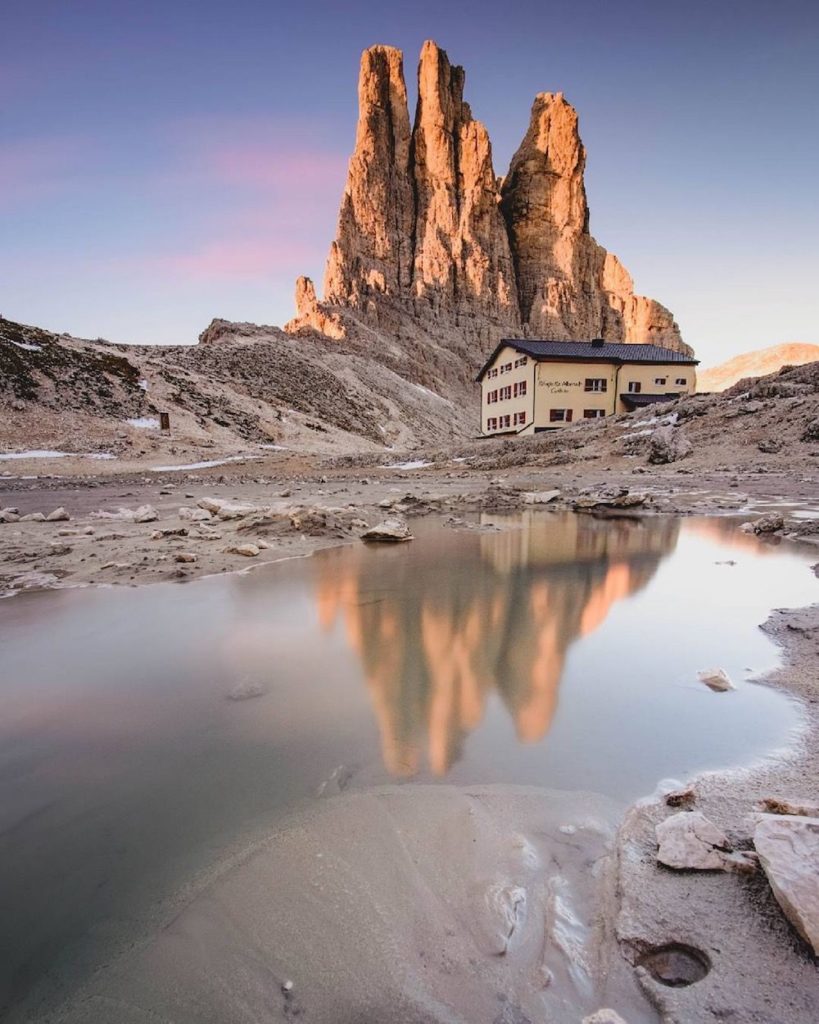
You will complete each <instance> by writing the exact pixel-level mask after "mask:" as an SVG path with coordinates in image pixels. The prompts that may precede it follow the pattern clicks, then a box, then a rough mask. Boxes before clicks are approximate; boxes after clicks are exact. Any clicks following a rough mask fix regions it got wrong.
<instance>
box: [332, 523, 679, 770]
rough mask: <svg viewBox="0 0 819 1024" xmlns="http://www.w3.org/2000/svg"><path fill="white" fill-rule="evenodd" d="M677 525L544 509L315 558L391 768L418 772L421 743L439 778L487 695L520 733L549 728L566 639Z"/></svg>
mask: <svg viewBox="0 0 819 1024" xmlns="http://www.w3.org/2000/svg"><path fill="white" fill-rule="evenodd" d="M493 521H495V522H498V523H499V525H511V523H510V524H507V523H503V522H502V517H493ZM514 521H515V522H518V523H519V522H520V517H517V519H515V520H514ZM677 533H678V524H677V523H676V522H673V521H670V520H660V519H657V520H617V521H606V522H602V521H599V520H595V519H593V518H591V517H586V516H570V515H566V516H560V515H551V516H547V517H544V516H540V517H535V518H534V519H533V520H532V521H530V522H529V523H528V524H527V528H525V529H504V530H503V531H502V532H497V533H479V534H477V533H476V534H465V533H458V534H456V533H452V532H449V531H443V530H441V531H437V533H436V534H434V535H428V536H426V537H424V538H423V539H421V540H419V541H417V542H416V545H415V546H414V548H413V549H410V547H409V545H407V546H401V547H400V548H398V549H390V550H383V549H380V550H377V551H373V550H372V549H368V548H364V547H360V548H354V549H345V550H339V551H336V552H331V553H329V554H328V556H326V557H324V558H322V559H319V560H317V561H316V564H315V568H316V571H317V573H318V581H317V593H316V600H317V605H318V612H319V618H320V621H321V624H322V626H323V627H324V628H326V629H330V628H331V627H332V626H333V625H334V624H335V623H336V622H337V621H339V620H341V622H342V623H343V627H344V630H345V632H346V637H347V640H348V642H349V645H350V647H351V648H352V649H353V650H354V651H355V652H356V654H357V655H358V656H359V657H360V659H361V662H362V666H363V669H364V674H365V677H366V680H367V685H368V687H369V689H370V693H371V696H372V701H373V707H374V710H375V713H376V716H377V719H378V724H379V729H380V733H381V744H382V751H383V757H384V763H385V766H386V768H387V770H388V771H389V772H391V773H392V774H395V775H413V774H415V773H416V772H418V771H419V770H420V769H421V768H422V767H423V765H422V761H423V751H424V749H425V748H426V760H427V763H428V767H429V769H430V770H431V771H432V772H433V773H434V774H436V775H444V774H445V773H446V772H447V771H448V770H449V768H450V767H451V766H452V764H453V763H454V762H455V761H456V760H457V759H458V757H459V755H460V750H461V745H462V743H463V740H464V738H465V737H466V736H467V735H468V734H469V733H470V732H471V731H472V730H473V729H475V728H476V727H477V726H478V724H479V723H480V721H481V719H482V717H483V715H484V710H485V707H486V703H487V701H488V700H489V698H490V695H491V694H492V693H493V691H494V692H496V693H497V694H498V695H499V696H500V698H501V700H502V701H503V703H504V705H505V706H506V707H507V709H508V710H509V713H510V715H511V716H512V719H513V720H514V723H515V728H516V731H517V735H518V737H519V739H520V740H521V741H523V742H534V741H537V740H540V739H541V738H542V737H543V736H545V735H546V733H547V732H548V730H549V726H550V724H551V721H552V718H553V716H554V713H555V709H556V707H557V697H558V687H559V684H560V678H561V675H562V673H563V665H564V661H565V658H566V652H567V651H568V649H569V647H570V645H571V644H572V642H573V641H574V640H575V639H576V638H578V637H580V636H583V635H585V634H588V633H590V632H592V631H593V630H595V629H597V627H598V626H600V624H601V623H602V622H603V621H604V620H605V618H606V616H607V615H608V613H609V610H610V609H611V607H612V605H614V604H615V603H616V602H617V601H619V600H621V599H623V598H625V597H628V596H629V595H630V594H633V593H634V592H635V591H637V590H639V589H640V588H641V587H643V586H645V585H646V583H648V581H649V580H650V579H651V577H652V576H653V575H654V572H655V571H656V569H657V566H658V565H659V563H660V561H661V560H662V558H663V557H664V556H665V555H667V554H669V553H670V552H671V551H672V550H673V548H674V546H675V544H676V539H677Z"/></svg>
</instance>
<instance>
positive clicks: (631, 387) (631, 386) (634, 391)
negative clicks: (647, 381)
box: [627, 380, 643, 395]
mask: <svg viewBox="0 0 819 1024" xmlns="http://www.w3.org/2000/svg"><path fill="white" fill-rule="evenodd" d="M642 390H643V385H642V384H641V383H640V382H639V380H630V381H629V382H628V388H627V391H628V392H629V394H631V395H639V394H640V392H641V391H642Z"/></svg>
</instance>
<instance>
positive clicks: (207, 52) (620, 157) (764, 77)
mask: <svg viewBox="0 0 819 1024" xmlns="http://www.w3.org/2000/svg"><path fill="white" fill-rule="evenodd" d="M0 6H1V7H2V36H3V60H2V62H1V63H0V91H1V92H2V96H3V100H4V102H3V104H2V109H0V313H2V315H4V316H6V317H8V318H10V319H14V320H20V321H23V322H26V323H32V324H36V325H38V326H41V327H46V328H49V329H52V330H57V331H64V330H65V331H69V332H71V333H73V334H77V335H79V336H83V337H90V338H96V337H103V338H108V339H109V340H111V341H121V342H140V343H175V344H180V343H188V342H193V341H195V339H196V337H197V336H198V334H199V333H200V331H202V330H203V329H204V328H205V327H206V326H207V324H208V323H209V322H210V320H211V319H212V318H213V317H224V318H226V319H230V320H239V321H251V322H255V323H265V324H282V323H284V322H285V321H286V320H288V319H289V318H290V317H291V316H292V315H293V312H294V310H293V290H294V282H295V278H296V277H297V276H298V275H299V274H303V273H306V274H308V275H309V276H311V277H313V278H314V280H316V281H317V282H320V281H321V279H322V276H323V270H324V261H325V258H326V255H327V250H328V246H329V243H330V241H331V240H332V238H333V236H334V233H335V225H336V215H337V211H338V204H339V199H340V197H341V193H342V190H343V187H344V179H345V173H346V164H347V159H348V157H349V155H350V152H351V148H352V145H353V141H354V135H355V122H356V79H357V74H358V62H359V57H360V53H361V50H362V49H364V48H365V47H367V46H369V45H372V44H374V43H389V44H391V45H394V46H398V47H400V48H401V49H403V51H404V55H405V73H406V75H407V79H408V87H409V90H410V94H411V99H410V102H411V104H413V103H414V93H415V88H414V77H415V66H416V62H417V58H418V53H419V51H420V47H421V44H422V42H423V41H424V40H425V39H427V38H432V39H435V40H436V42H438V43H439V44H440V45H441V46H443V47H444V48H445V49H446V50H447V51H448V53H449V56H450V59H451V60H452V61H453V62H454V63H458V64H462V65H464V67H465V68H466V74H467V78H466V99H467V100H468V101H469V102H470V105H471V107H472V111H473V114H474V116H475V117H477V118H478V119H480V120H482V121H483V122H484V123H485V124H486V125H487V127H488V129H489V133H490V137H491V139H492V143H493V150H494V161H495V170H496V172H497V173H498V174H503V173H505V171H506V168H507V166H508V163H509V159H510V158H511V156H512V154H513V152H514V150H515V148H516V147H517V145H518V144H519V142H520V140H521V138H522V136H523V134H524V132H525V129H526V125H527V122H528V118H529V110H530V107H531V103H532V99H533V97H534V95H535V94H536V93H537V92H542V91H562V92H564V94H565V95H566V97H567V99H568V100H569V101H570V102H571V103H572V104H573V105H574V106H575V107H576V108H577V110H578V112H579V115H580V129H581V134H582V137H583V141H584V143H585V145H586V148H587V151H588V161H587V174H586V186H587V192H588V197H589V205H590V208H591V230H592V233H593V234H594V236H595V237H596V238H597V240H598V241H599V242H600V243H601V244H603V245H605V246H606V248H608V249H610V250H611V251H613V252H615V253H617V255H618V256H619V257H620V258H621V260H622V261H623V263H624V264H625V265H626V267H627V268H628V269H629V271H630V272H631V274H632V276H633V277H634V280H635V287H636V290H637V291H638V292H639V293H642V294H645V295H650V296H652V297H653V298H656V299H659V300H660V301H661V302H663V303H664V304H665V305H667V306H668V307H669V308H670V309H671V310H672V311H673V312H674V314H675V315H676V317H677V320H678V322H679V323H680V326H681V328H682V331H683V336H684V337H685V339H686V340H687V341H688V342H689V343H690V344H693V345H694V347H695V348H696V350H697V353H698V355H699V356H700V357H701V359H702V360H703V363H704V364H706V365H707V364H713V363H717V362H720V361H721V360H723V359H725V358H728V357H729V356H731V355H734V354H736V353H739V352H743V351H748V350H750V349H753V348H759V347H763V346H766V345H771V344H777V343H779V342H785V341H807V342H815V343H819V330H818V329H817V314H819V310H818V309H817V305H818V304H817V294H819V288H818V287H817V282H819V242H817V240H818V239H819V202H817V172H818V169H819V58H817V54H819V4H817V3H816V2H815V0H779V2H778V3H776V4H773V3H770V2H765V3H762V2H759V0H744V2H742V0H737V2H734V0H710V2H701V0H688V2H686V3H685V4H681V3H671V2H668V0H655V2H645V0H642V2H638V0H620V2H619V3H617V4H612V3H610V2H592V0H574V2H572V3H569V4H567V3H565V2H562V3H552V2H550V0H537V2H535V0H531V2H516V0H505V2H504V3H502V4H499V3H497V0H492V2H484V0H471V2H463V3H462V2H449V3H447V2H445V0H438V2H428V0H414V2H412V3H409V4H390V3H384V4H380V5H379V4H373V3H372V0H367V2H366V3H362V2H359V0H347V2H343V3H341V2H338V3H332V2H329V0H327V2H322V3H311V2H302V3H287V4H284V3H281V2H279V0H266V2H249V0H232V2H231V3H230V4H224V3H222V2H217V0H198V2H181V0H163V2H155V0H138V2H124V0H108V2H100V0H61V2H53V0H38V2H37V3H31V2H30V0H2V4H0Z"/></svg>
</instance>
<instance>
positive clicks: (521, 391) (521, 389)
mask: <svg viewBox="0 0 819 1024" xmlns="http://www.w3.org/2000/svg"><path fill="white" fill-rule="evenodd" d="M525 394H526V381H525V380H520V381H518V383H517V384H515V385H514V386H513V387H512V397H513V398H518V397H521V398H522V397H523V396H524V395H525Z"/></svg>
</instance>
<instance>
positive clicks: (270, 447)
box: [259, 444, 290, 452]
mask: <svg viewBox="0 0 819 1024" xmlns="http://www.w3.org/2000/svg"><path fill="white" fill-rule="evenodd" d="M259 447H260V448H264V449H266V450H267V451H269V452H288V451H290V449H289V448H285V446H284V445H283V444H260V445H259Z"/></svg>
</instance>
